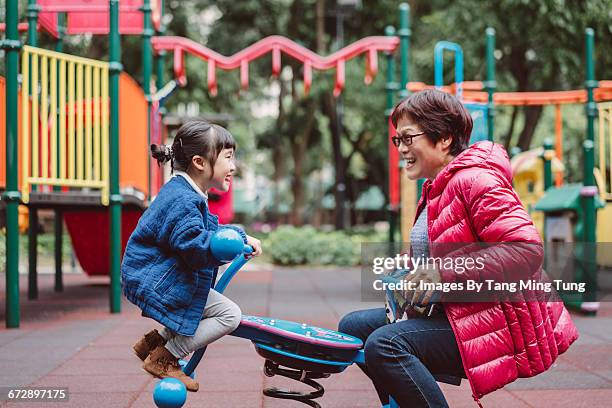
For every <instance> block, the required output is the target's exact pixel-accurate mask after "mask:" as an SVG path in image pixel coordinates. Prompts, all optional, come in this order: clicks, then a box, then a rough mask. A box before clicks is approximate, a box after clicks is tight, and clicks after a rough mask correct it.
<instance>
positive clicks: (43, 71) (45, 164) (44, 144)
mask: <svg viewBox="0 0 612 408" xmlns="http://www.w3.org/2000/svg"><path fill="white" fill-rule="evenodd" d="M48 81H49V66H48V58H47V57H45V56H43V57H41V64H40V82H41V93H40V105H41V106H40V109H41V112H40V116H41V118H40V133H41V135H40V140H41V157H42V163H41V166H42V177H43V178H47V177H49V122H48V118H49V106H48V105H47V101H48V97H49V95H48V93H49V85H48V84H49V82H48Z"/></svg>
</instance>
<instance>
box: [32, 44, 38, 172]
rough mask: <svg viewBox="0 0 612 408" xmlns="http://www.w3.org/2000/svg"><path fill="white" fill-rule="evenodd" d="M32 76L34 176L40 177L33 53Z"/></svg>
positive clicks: (35, 75) (35, 73) (34, 58)
mask: <svg viewBox="0 0 612 408" xmlns="http://www.w3.org/2000/svg"><path fill="white" fill-rule="evenodd" d="M30 78H31V86H32V89H31V91H32V92H31V94H32V115H31V116H30V120H31V124H30V126H31V129H32V177H38V168H39V165H40V164H39V161H38V157H39V150H38V55H36V54H33V55H32V76H31V77H30Z"/></svg>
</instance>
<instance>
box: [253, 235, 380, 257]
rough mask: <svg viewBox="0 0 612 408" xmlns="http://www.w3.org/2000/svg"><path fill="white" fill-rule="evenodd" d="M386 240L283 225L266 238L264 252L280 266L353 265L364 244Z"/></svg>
mask: <svg viewBox="0 0 612 408" xmlns="http://www.w3.org/2000/svg"><path fill="white" fill-rule="evenodd" d="M384 240H385V236H384V234H381V233H372V232H369V231H361V232H359V233H351V232H340V231H334V232H323V231H317V230H316V229H315V228H313V227H311V226H305V227H300V228H296V227H293V226H282V227H279V228H278V229H276V230H275V231H273V232H271V233H270V234H269V235H268V236H267V238H265V240H264V250H265V252H266V254H268V256H270V257H271V259H272V261H273V262H274V263H276V264H280V265H303V264H312V265H338V266H353V265H357V264H359V260H360V256H361V244H362V243H363V242H384Z"/></svg>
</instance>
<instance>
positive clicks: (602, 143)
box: [598, 104, 612, 196]
mask: <svg viewBox="0 0 612 408" xmlns="http://www.w3.org/2000/svg"><path fill="white" fill-rule="evenodd" d="M605 113H606V110H605V108H604V105H603V104H599V135H598V136H599V171H600V175H601V179H602V181H603V182H602V185H603V190H604V191H601V192H600V193H603V196H605V195H606V194H607V192H608V191H607V190H608V183H607V182H606V132H605V121H606V114H605ZM611 160H612V159H611Z"/></svg>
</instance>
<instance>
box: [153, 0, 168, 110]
mask: <svg viewBox="0 0 612 408" xmlns="http://www.w3.org/2000/svg"><path fill="white" fill-rule="evenodd" d="M160 9H161V10H160V20H161V23H160V26H159V31H156V33H155V34H156V35H164V33H165V32H166V27H164V24H163V21H164V0H161V2H160ZM165 60H166V51H165V50H161V51H159V52H158V54H157V55H155V57H154V65H155V88H156V89H157V90H158V91H159V90H160V89H162V88H163V87H164V85H165V84H164V66H165V63H166V61H165ZM158 109H159V114H160V115H162V116H163V115H164V113H165V108H164V107H163V106H162V101H159V107H158Z"/></svg>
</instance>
